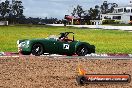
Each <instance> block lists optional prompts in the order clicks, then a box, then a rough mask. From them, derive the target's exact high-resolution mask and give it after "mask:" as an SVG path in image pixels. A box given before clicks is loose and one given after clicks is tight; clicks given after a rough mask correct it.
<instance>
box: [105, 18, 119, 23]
mask: <svg viewBox="0 0 132 88" xmlns="http://www.w3.org/2000/svg"><path fill="white" fill-rule="evenodd" d="M119 23H120V20H110V19H108V20H103V21H102V24H119Z"/></svg>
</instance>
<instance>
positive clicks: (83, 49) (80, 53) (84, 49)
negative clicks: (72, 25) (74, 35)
mask: <svg viewBox="0 0 132 88" xmlns="http://www.w3.org/2000/svg"><path fill="white" fill-rule="evenodd" d="M88 53H89V50H88V48H87V47H86V46H85V45H80V46H79V47H78V48H77V50H76V54H77V55H78V56H85V55H87V54H88Z"/></svg>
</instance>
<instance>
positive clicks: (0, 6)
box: [0, 0, 10, 19]
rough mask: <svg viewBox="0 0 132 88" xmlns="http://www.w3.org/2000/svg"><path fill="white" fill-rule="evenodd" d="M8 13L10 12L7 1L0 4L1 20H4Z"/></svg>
mask: <svg viewBox="0 0 132 88" xmlns="http://www.w3.org/2000/svg"><path fill="white" fill-rule="evenodd" d="M9 12H10V5H9V1H8V0H6V1H5V2H2V3H0V14H1V16H2V18H3V19H5V17H7V16H9Z"/></svg>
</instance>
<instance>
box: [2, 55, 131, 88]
mask: <svg viewBox="0 0 132 88" xmlns="http://www.w3.org/2000/svg"><path fill="white" fill-rule="evenodd" d="M78 66H81V68H84V69H85V70H86V71H87V73H88V74H123V73H124V74H130V75H132V67H131V66H132V60H131V59H130V58H129V59H125V60H124V59H112V58H106V59H101V58H100V59H97V58H96V59H92V58H91V59H90V58H80V57H79V58H68V57H63V58H58V57H43V56H40V57H35V56H20V57H0V88H132V82H130V83H128V84H89V85H84V86H79V85H77V83H76V80H75V78H76V77H77V75H78Z"/></svg>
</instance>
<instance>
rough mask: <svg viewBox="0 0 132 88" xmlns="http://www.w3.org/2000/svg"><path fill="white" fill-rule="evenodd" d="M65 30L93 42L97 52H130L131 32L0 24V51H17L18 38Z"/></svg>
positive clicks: (131, 51) (45, 34) (83, 39)
mask: <svg viewBox="0 0 132 88" xmlns="http://www.w3.org/2000/svg"><path fill="white" fill-rule="evenodd" d="M65 31H72V32H75V39H76V40H80V41H85V42H89V43H90V44H94V45H95V46H96V52H97V53H132V33H131V32H125V31H119V30H101V29H99V30H90V29H84V28H83V29H79V28H73V27H69V28H64V27H48V26H41V27H38V26H0V51H4V52H8V51H13V52H17V45H16V41H17V40H19V39H32V38H45V37H47V36H49V35H53V34H59V33H60V32H65Z"/></svg>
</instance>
